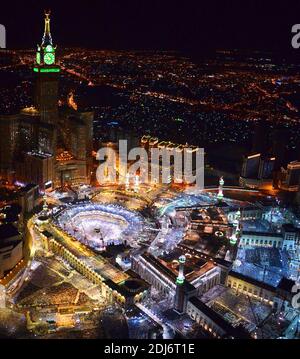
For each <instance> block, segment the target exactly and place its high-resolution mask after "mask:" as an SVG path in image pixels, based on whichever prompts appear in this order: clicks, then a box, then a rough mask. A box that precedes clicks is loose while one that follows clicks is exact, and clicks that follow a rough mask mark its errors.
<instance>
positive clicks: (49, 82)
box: [33, 11, 60, 125]
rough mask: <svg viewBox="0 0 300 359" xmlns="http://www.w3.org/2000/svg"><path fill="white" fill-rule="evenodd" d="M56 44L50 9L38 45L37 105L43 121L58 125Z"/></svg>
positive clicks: (35, 66)
mask: <svg viewBox="0 0 300 359" xmlns="http://www.w3.org/2000/svg"><path fill="white" fill-rule="evenodd" d="M55 53H56V46H54V45H53V42H52V36H51V32H50V11H45V29H44V35H43V39H42V43H41V45H38V46H37V52H36V59H35V65H34V68H33V71H34V72H35V73H36V92H35V107H36V108H37V110H38V111H39V113H40V116H41V122H43V123H48V124H51V125H56V123H57V120H58V77H59V73H60V67H59V66H58V64H57V61H56V56H55Z"/></svg>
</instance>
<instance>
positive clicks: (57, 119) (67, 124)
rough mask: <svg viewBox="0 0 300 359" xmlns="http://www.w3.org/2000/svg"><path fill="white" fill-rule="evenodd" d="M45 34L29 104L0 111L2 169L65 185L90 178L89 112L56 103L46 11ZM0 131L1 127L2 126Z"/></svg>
mask: <svg viewBox="0 0 300 359" xmlns="http://www.w3.org/2000/svg"><path fill="white" fill-rule="evenodd" d="M44 21H45V25H44V34H43V38H42V41H41V44H40V45H38V47H37V52H36V57H35V64H34V67H33V71H34V74H35V80H36V82H35V94H34V107H29V108H25V109H23V110H21V112H20V113H19V114H18V115H16V116H2V117H1V118H0V128H1V130H3V133H5V134H6V135H5V136H2V137H1V139H0V149H2V148H3V155H2V154H1V157H0V160H1V162H0V169H1V173H9V172H11V171H14V172H15V179H17V180H19V181H21V182H24V183H37V184H38V185H39V186H40V187H41V188H43V186H44V185H45V183H52V184H53V186H54V187H55V186H65V185H67V184H68V185H74V184H82V183H89V181H90V176H91V170H92V149H93V117H94V114H93V112H80V111H78V110H77V109H76V108H74V106H72V107H71V106H70V107H59V106H58V99H59V98H58V82H59V75H60V71H61V69H60V66H59V62H58V59H57V56H56V49H57V47H56V46H55V45H54V43H53V40H52V35H51V31H50V12H49V11H47V12H45V20H44ZM1 133H2V131H1Z"/></svg>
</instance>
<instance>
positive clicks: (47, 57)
mask: <svg viewBox="0 0 300 359" xmlns="http://www.w3.org/2000/svg"><path fill="white" fill-rule="evenodd" d="M55 50H56V46H54V45H53V42H52V36H51V32H50V11H45V28H44V35H43V38H42V44H41V45H38V47H37V52H36V66H35V67H34V71H35V72H59V71H60V69H59V67H58V66H57V65H56V59H55Z"/></svg>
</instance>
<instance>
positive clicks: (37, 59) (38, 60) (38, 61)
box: [36, 52, 41, 64]
mask: <svg viewBox="0 0 300 359" xmlns="http://www.w3.org/2000/svg"><path fill="white" fill-rule="evenodd" d="M36 63H37V64H40V63H41V53H40V52H37V53H36Z"/></svg>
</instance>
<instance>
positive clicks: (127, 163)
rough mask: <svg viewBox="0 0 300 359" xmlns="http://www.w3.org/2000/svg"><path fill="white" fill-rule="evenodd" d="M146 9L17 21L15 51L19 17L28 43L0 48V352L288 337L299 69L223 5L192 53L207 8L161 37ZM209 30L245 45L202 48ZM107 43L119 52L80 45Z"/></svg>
mask: <svg viewBox="0 0 300 359" xmlns="http://www.w3.org/2000/svg"><path fill="white" fill-rule="evenodd" d="M28 4H29V3H26V5H27V6H28ZM103 4H104V2H103V3H101V6H104V5H103ZM114 4H115V3H114ZM155 4H156V5H157V4H158V3H155ZM155 4H154V5H152V7H151V11H149V12H148V11H147V9H148V8H147V7H146V8H145V7H141V5H139V6H137V5H136V4H135V3H133V4H132V5H131V6H133V7H131V6H128V8H126V11H125V10H124V8H122V7H117V10H116V9H115V11H113V10H112V9H111V8H110V6H111V5H108V3H106V7H105V10H106V11H109V12H110V13H111V14H113V17H107V18H106V14H107V13H106V11H103V12H102V16H103V18H102V19H104V18H105V21H104V22H102V23H101V18H99V17H98V13H97V11H96V10H98V9H99V10H100V8H101V6H100V5H99V7H91V8H89V9H88V13H89V16H87V17H85V10H84V9H82V8H78V9H75V8H70V7H68V6H70V5H68V6H67V5H65V6H62V5H61V6H60V8H56V7H55V6H53V7H52V6H51V9H49V8H46V9H43V11H41V10H40V9H37V8H35V10H34V11H32V9H29V10H26V11H24V12H22V11H21V10H22V7H21V6H20V7H19V8H18V11H21V12H22V14H21V15H22V16H21V17H22V21H20V22H19V21H18V20H17V18H15V21H16V23H17V27H16V29H15V32H14V33H13V34H11V36H12V37H11V39H15V40H13V41H16V43H17V41H18V36H19V35H17V36H16V34H20V33H19V28H20V27H22V26H23V25H22V22H23V20H24V19H26V21H28V20H29V18H28V16H29V14H30V22H31V25H30V26H28V29H26V30H24V32H23V34H24V37H23V39H22V41H23V45H24V46H25V44H26V43H27V36H28V39H30V40H31V43H32V44H34V43H35V42H36V43H37V44H36V45H31V46H30V49H29V48H26V49H21V50H18V49H11V48H9V47H8V48H7V49H4V50H1V51H0V133H1V137H0V338H14V339H19V338H22V339H35V338H38V339H106V340H109V341H110V342H111V343H112V344H111V345H112V346H111V347H110V346H109V347H105V349H104V351H103V346H104V344H103V343H104V342H101V343H100V348H99V350H102V351H103V352H104V353H107V351H108V352H109V351H110V350H115V353H123V352H124V351H126V350H128V351H129V352H130V353H132V352H133V353H137V352H140V353H143V351H144V350H145V349H144V348H143V347H142V346H140V345H137V346H136V347H134V346H133V345H131V343H130V341H131V340H135V339H143V340H147V341H150V342H155V340H162V339H164V340H168V341H169V340H170V339H171V341H170V342H169V343H168V344H164V346H163V349H164V350H165V351H166V352H168V351H169V353H170V350H171V351H172V353H184V354H186V353H187V352H186V350H187V351H188V353H189V354H195V353H194V349H193V345H194V344H193V343H196V344H197V351H198V352H199V350H200V349H201V346H200V345H201V344H200V339H215V340H220V339H248V340H249V339H251V340H260V339H299V338H300V304H299V298H300V293H298V292H299V291H300V117H299V113H300V101H299V92H300V65H299V64H298V62H297V61H296V57H293V58H289V59H286V58H285V57H286V56H287V54H288V52H289V51H287V52H284V53H283V54H281V55H282V56H280V57H278V56H277V55H276V51H275V52H274V53H269V52H267V51H266V50H267V49H266V47H265V41H266V40H267V39H266V38H265V37H264V36H263V37H262V38H261V39H260V40H259V42H255V41H256V35H257V34H256V31H257V33H258V32H260V31H262V28H261V25H262V23H260V21H262V18H260V19H258V21H257V22H256V25H257V28H256V30H255V32H254V33H253V34H251V35H250V34H249V31H251V30H252V29H249V28H247V29H246V30H245V29H244V30H245V31H246V32H239V33H236V29H237V24H240V25H241V23H243V26H245V25H247V24H245V23H244V22H243V19H244V18H243V16H241V17H240V18H238V19H237V18H236V14H237V12H239V11H240V8H236V7H234V9H235V11H234V12H232V13H231V17H227V16H226V14H227V13H230V12H231V11H232V9H233V8H232V7H231V6H228V8H227V10H226V12H225V13H221V12H222V11H221V10H222V8H219V7H218V11H220V13H219V15H218V16H215V17H214V19H215V21H219V19H220V18H222V19H223V20H224V23H222V22H221V23H220V24H219V25H220V26H219V25H218V26H217V27H216V28H215V30H214V32H213V33H210V35H209V36H208V37H207V38H206V39H205V41H204V42H203V41H202V39H203V37H205V36H206V34H207V33H206V32H204V33H203V34H202V37H201V38H200V40H201V41H200V42H201V46H203V47H201V49H200V53H199V52H198V51H199V43H198V41H199V33H200V32H201V31H202V30H201V29H202V26H203V28H205V29H206V31H208V32H209V31H210V29H211V27H209V26H208V23H210V22H211V17H210V15H209V16H207V14H211V11H212V10H213V9H216V8H215V7H214V6H215V5H214V4H210V5H206V6H205V7H201V6H200V5H198V6H199V7H198V6H196V7H193V6H192V5H191V6H188V7H184V9H185V10H184V11H183V12H181V13H180V14H179V12H178V13H177V15H176V16H175V17H174V22H173V24H174V26H175V28H176V31H175V32H173V30H174V28H173V27H169V30H168V31H167V32H166V33H164V36H163V37H161V38H160V39H159V40H158V39H157V36H158V35H159V34H161V33H162V32H164V29H166V23H164V20H165V19H164V12H165V11H167V12H168V14H169V15H170V12H169V8H168V6H167V5H166V4H164V6H166V7H163V8H161V7H160V8H159V9H158V7H156V5H155ZM22 6H24V5H22ZM73 6H75V5H73ZM113 6H115V5H113ZM232 6H233V3H232ZM200 8H201V11H202V15H203V16H204V17H207V18H206V21H203V23H201V26H200V27H197V31H196V32H194V30H195V29H196V28H195V27H194V26H195V23H193V21H194V20H195V19H197V20H199V18H198V12H197V11H196V9H200ZM80 9H81V10H82V11H81V12H80V14H79V10H80ZM133 9H134V11H133ZM179 9H180V8H176V11H179ZM249 9H252V10H251V11H252V12H251V11H250V12H248V10H249ZM279 9H280V8H276V11H278V10H279ZM37 10H39V13H38V14H37V15H36V14H35V12H36V11H37ZM68 10H70V11H68ZM102 10H103V9H102ZM271 10H272V11H273V12H272V11H271ZM294 10H295V9H294ZM27 11H28V12H27ZM191 11H192V12H193V14H191ZM206 11H207V13H206ZM243 11H244V12H245V13H247V17H248V21H249V20H252V19H251V15H252V13H253V14H254V13H257V12H258V11H261V12H260V16H262V15H263V14H264V12H265V11H267V12H268V14H269V15H270V16H271V17H272V15H273V14H275V13H276V12H275V13H274V11H275V8H272V9H269V8H267V7H266V8H265V7H264V6H262V7H260V6H258V4H257V3H255V4H254V3H253V4H252V5H251V6H250V8H248V7H247V6H245V7H244V8H243ZM158 13H159V14H160V15H159V16H160V17H159V18H160V19H161V21H162V22H160V21H158V23H156V24H154V23H153V25H152V28H151V27H149V21H150V20H151V19H152V16H153V14H158ZM205 13H206V16H205ZM128 14H131V16H133V18H134V17H135V15H137V14H138V16H137V17H138V19H135V20H138V21H135V20H134V21H132V22H131V23H130V26H129V27H124V23H125V22H128V21H129V17H128ZM79 15H80V16H79ZM185 15H186V16H187V18H186V19H184V17H185ZM18 16H20V13H19V15H18ZM114 16H116V17H117V18H115V17H114ZM177 16H178V18H177ZM211 16H213V15H211ZM245 16H246V15H245ZM278 16H279V13H278ZM180 17H181V18H183V19H184V20H183V22H182V24H181V25H180V26H179V27H177V25H178V24H177V20H179V19H180ZM118 18H119V19H120V20H121V21H120V23H118V24H117V27H116V28H114V31H112V32H111V29H112V28H113V27H114V25H116V23H117V19H118ZM8 19H9V17H8ZM95 19H97V23H95V22H94V21H95ZM232 19H234V21H233V22H232V23H231V20H232ZM291 19H292V18H291V17H285V18H284V21H282V22H281V23H280V24H281V25H280V26H279V27H278V28H277V30H276V31H277V32H280V31H281V30H282V25H284V26H285V25H286V24H287V23H289V22H290V21H291ZM19 20H20V18H19ZM152 20H153V19H152ZM200 20H201V19H200ZM1 21H2V19H0V22H1ZM10 21H11V20H10V19H9V20H8V22H7V23H8V24H9V23H10ZM110 21H112V22H113V24H109V22H110ZM269 21H270V22H269V23H268V22H267V23H264V27H265V26H269V25H270V24H271V22H273V21H274V17H272V20H269ZM99 23H100V24H101V26H102V30H103V32H102V31H100V32H101V34H103V38H100V39H96V38H93V39H90V40H88V41H87V42H85V41H84V39H86V38H87V37H89V36H90V35H89V34H90V33H91V31H92V33H94V34H95V37H96V36H97V35H96V34H97V32H98V31H99V27H98V24H99ZM139 23H140V24H141V29H140V31H139V33H134V36H133V37H132V38H130V39H129V41H127V39H128V37H130V34H132V30H133V29H134V30H136V28H137V27H138V24H139ZM142 23H143V25H142ZM228 23H230V24H228ZM225 24H227V25H226V26H225V27H226V30H224V25H225ZM85 25H86V27H85ZM210 25H213V24H211V23H210ZM82 26H83V27H84V29H83V28H82ZM154 28H155V30H154ZM7 29H8V33H9V26H8V28H7ZM36 29H39V30H38V34H36ZM105 29H106V30H107V31H104V30H105ZM121 29H123V30H124V31H123V33H122V36H121V33H120V31H121ZM149 30H150V32H149ZM151 30H152V31H151ZM145 31H146V32H147V33H146V32H145ZM29 33H30V36H29ZM221 33H222V36H224V38H225V37H226V39H229V42H230V43H231V44H235V45H236V44H238V43H239V44H242V43H243V44H244V40H246V44H245V48H244V49H239V50H237V49H233V50H232V49H230V50H228V49H225V50H224V49H223V50H217V49H214V50H213V51H207V50H208V48H210V49H212V48H214V46H216V45H217V44H221V43H223V45H224V44H225V42H226V41H228V40H226V41H225V42H223V41H221V42H218V41H219V40H217V38H218V39H219V36H220V34H221ZM23 34H22V36H23ZM79 34H80V35H79ZM171 34H172V35H171ZM191 34H192V36H191ZM234 34H235V35H234ZM173 35H174V36H173ZM244 35H245V36H244ZM265 35H269V33H266V34H265ZM290 35H291V34H290ZM178 36H179V37H178ZM244 37H246V39H245V38H244ZM104 38H105V41H107V43H110V44H111V46H112V47H114V46H117V47H118V48H119V49H118V50H114V49H109V50H108V49H106V50H103V49H98V48H97V49H91V48H87V47H88V46H91V44H93V46H97V47H98V46H99V47H103V44H104V42H103V39H104ZM63 39H66V40H63ZM124 39H126V41H125V42H124V41H123V40H124ZM186 39H189V41H191V42H190V44H189V43H187V42H186V41H185V40H186ZM285 39H286V33H285V32H284V33H282V37H280V39H279V38H278V39H277V40H278V44H277V45H276V46H275V47H276V48H277V50H278V49H279V48H281V49H282V47H281V46H282V45H281V41H283V40H284V41H285ZM290 40H291V37H289V41H290ZM9 41H10V40H9ZM9 41H8V44H9ZM73 41H74V44H75V45H76V46H75V47H68V46H67V45H66V44H67V43H69V44H70V43H72V42H73ZM252 41H254V42H255V44H258V43H260V44H261V45H263V44H264V45H263V47H264V49H265V51H257V50H253V49H251V46H250V43H251V42H252ZM229 42H227V45H228V44H229ZM254 42H253V43H254ZM154 43H155V44H156V45H155V46H165V45H163V44H167V43H168V44H169V45H168V46H170V48H172V46H174V45H172V44H176V51H165V50H154V49H153V44H154ZM212 43H213V47H211V45H212ZM125 44H126V46H127V48H128V47H132V46H133V45H134V48H136V46H137V44H138V47H139V46H141V45H143V48H144V50H132V49H131V50H128V49H127V50H120V48H121V47H122V46H124V45H125ZM151 44H152V45H151ZM190 45H192V46H190ZM148 46H150V47H151V48H152V50H145V48H147V47H148ZM290 46H291V43H290ZM26 47H27V45H26ZM239 47H242V46H239ZM204 48H205V49H204ZM195 49H196V52H195ZM199 54H200V55H201V56H199ZM183 173H184V175H182V174H183ZM198 180H199V182H198ZM118 339H127V341H128V343H130V344H128V345H127V342H126V345H124V344H123V345H122V344H121V345H120V347H119V346H117V347H115V349H114V345H115V342H114V341H115V340H118ZM181 339H189V340H190V343H191V344H188V345H189V347H188V348H187V347H185V346H184V345H183V344H178V345H177V344H176V343H177V341H180V340H181ZM141 343H143V342H141ZM147 343H149V342H147ZM156 343H157V342H156ZM165 343H167V342H165ZM190 345H191V346H190ZM101 346H102V347H101ZM153 348H154V347H153ZM158 350H159V348H158V347H157V346H155V351H156V352H157V353H159V351H158ZM180 350H181V352H180ZM134 355H135V354H134Z"/></svg>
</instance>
